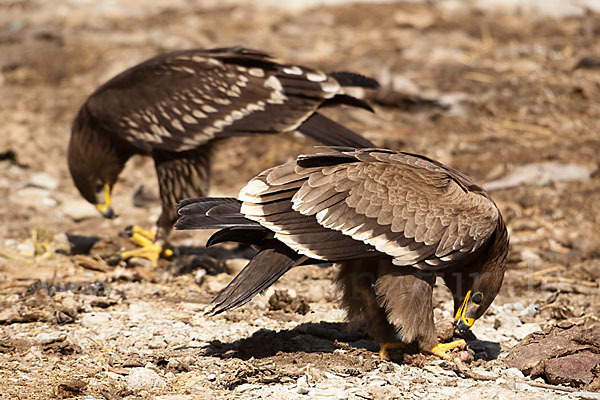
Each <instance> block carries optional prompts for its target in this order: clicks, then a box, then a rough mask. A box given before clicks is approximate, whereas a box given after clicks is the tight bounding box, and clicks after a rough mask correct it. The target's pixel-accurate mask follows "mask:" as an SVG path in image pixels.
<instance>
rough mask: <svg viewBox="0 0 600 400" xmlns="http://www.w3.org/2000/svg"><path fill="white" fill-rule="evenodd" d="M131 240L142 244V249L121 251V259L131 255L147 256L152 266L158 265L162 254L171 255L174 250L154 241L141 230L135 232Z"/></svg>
mask: <svg viewBox="0 0 600 400" xmlns="http://www.w3.org/2000/svg"><path fill="white" fill-rule="evenodd" d="M131 240H132V241H133V242H134V243H136V244H137V245H139V246H141V247H142V248H141V249H134V250H128V251H124V252H122V253H121V259H123V260H126V259H128V258H131V257H141V258H146V259H148V260H150V261H151V262H152V266H153V267H155V266H157V265H158V259H159V258H160V256H161V254H163V255H164V256H165V257H171V256H172V255H173V251H172V250H171V249H164V250H163V248H162V247H161V246H159V245H157V244H155V243H153V242H152V240H150V239H148V238H147V237H145V236H144V235H142V234H141V233H139V232H135V233H133V234H132V236H131Z"/></svg>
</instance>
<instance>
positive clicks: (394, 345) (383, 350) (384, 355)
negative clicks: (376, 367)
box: [379, 342, 405, 361]
mask: <svg viewBox="0 0 600 400" xmlns="http://www.w3.org/2000/svg"><path fill="white" fill-rule="evenodd" d="M404 346H405V344H404V343H402V342H386V343H384V344H382V345H381V346H380V347H379V358H381V359H382V360H388V361H389V359H390V355H389V352H388V350H391V349H403V348H404Z"/></svg>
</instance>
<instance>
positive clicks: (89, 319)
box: [79, 312, 111, 328]
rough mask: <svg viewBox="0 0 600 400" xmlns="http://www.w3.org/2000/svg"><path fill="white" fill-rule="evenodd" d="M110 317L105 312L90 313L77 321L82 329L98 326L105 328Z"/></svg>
mask: <svg viewBox="0 0 600 400" xmlns="http://www.w3.org/2000/svg"><path fill="white" fill-rule="evenodd" d="M110 320H111V316H110V313H107V312H91V313H84V314H82V315H81V317H80V319H79V323H80V324H81V326H83V327H84V328H93V327H98V326H106V325H107V324H109V323H110Z"/></svg>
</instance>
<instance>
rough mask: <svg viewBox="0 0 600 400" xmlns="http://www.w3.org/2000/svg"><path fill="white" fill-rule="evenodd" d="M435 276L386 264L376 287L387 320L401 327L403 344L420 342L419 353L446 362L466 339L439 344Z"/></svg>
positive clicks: (382, 265) (381, 267)
mask: <svg viewBox="0 0 600 400" xmlns="http://www.w3.org/2000/svg"><path fill="white" fill-rule="evenodd" d="M434 284H435V274H434V273H431V272H427V271H421V270H418V269H415V268H410V267H398V266H396V265H393V264H392V263H391V260H390V261H387V262H382V263H381V264H380V267H379V274H378V277H377V282H376V284H375V292H376V293H377V300H378V302H379V305H380V306H381V307H383V308H385V310H386V314H387V319H388V320H389V321H390V322H391V323H392V324H393V325H394V326H396V327H397V328H398V330H399V331H400V335H401V336H402V341H403V342H405V343H410V342H413V341H417V342H418V344H419V350H420V351H422V352H429V353H432V354H434V355H436V356H438V357H440V358H443V359H445V360H449V359H450V355H449V354H448V353H447V352H448V351H450V350H452V349H454V348H457V347H459V348H464V347H465V345H466V343H465V341H464V340H457V341H455V342H451V343H443V344H438V342H437V334H436V329H435V323H434V320H433V304H432V294H433V285H434Z"/></svg>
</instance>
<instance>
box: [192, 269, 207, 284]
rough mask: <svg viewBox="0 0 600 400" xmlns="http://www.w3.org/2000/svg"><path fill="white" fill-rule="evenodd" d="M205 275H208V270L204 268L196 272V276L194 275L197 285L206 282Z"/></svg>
mask: <svg viewBox="0 0 600 400" xmlns="http://www.w3.org/2000/svg"><path fill="white" fill-rule="evenodd" d="M205 275H206V270H205V269H204V268H200V269H199V270H197V271H196V274H195V275H194V282H196V285H201V284H202V282H203V281H204V276H205Z"/></svg>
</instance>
